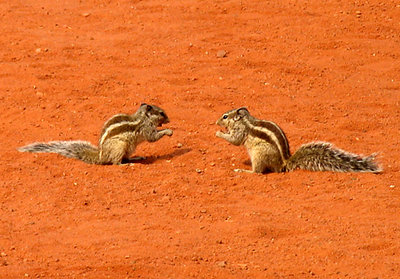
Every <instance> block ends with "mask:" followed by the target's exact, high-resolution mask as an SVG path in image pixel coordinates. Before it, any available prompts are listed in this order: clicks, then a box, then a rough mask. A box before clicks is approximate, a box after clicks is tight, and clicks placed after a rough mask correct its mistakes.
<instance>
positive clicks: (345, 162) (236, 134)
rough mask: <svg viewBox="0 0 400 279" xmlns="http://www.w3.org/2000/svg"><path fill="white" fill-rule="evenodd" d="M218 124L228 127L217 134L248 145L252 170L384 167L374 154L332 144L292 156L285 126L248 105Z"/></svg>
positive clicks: (372, 169) (369, 169)
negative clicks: (256, 114)
mask: <svg viewBox="0 0 400 279" xmlns="http://www.w3.org/2000/svg"><path fill="white" fill-rule="evenodd" d="M217 125H219V126H221V127H224V128H226V129H227V132H221V131H218V132H217V133H216V136H217V137H220V138H223V139H225V140H227V141H228V142H230V143H232V144H234V145H244V146H245V147H246V148H247V151H248V153H249V156H250V159H251V163H252V172H255V173H264V172H284V171H292V170H295V169H304V170H310V171H336V172H372V173H378V172H381V171H382V169H381V168H380V167H379V166H378V165H377V164H376V163H375V162H374V161H373V159H374V155H371V156H367V157H363V156H361V155H357V154H353V153H350V152H347V151H343V150H341V149H338V148H334V147H333V146H332V145H331V144H330V143H325V142H317V143H309V144H305V145H303V146H302V147H300V149H299V150H297V151H296V152H295V153H294V154H293V155H290V149H289V143H288V140H287V138H286V136H285V134H284V133H283V131H282V129H281V128H280V127H279V126H278V125H277V124H275V123H274V122H271V121H265V120H260V119H256V118H255V117H253V116H251V115H250V113H249V111H248V110H247V109H246V108H239V109H233V110H230V111H228V112H226V113H224V114H223V115H222V116H221V117H220V119H218V121H217Z"/></svg>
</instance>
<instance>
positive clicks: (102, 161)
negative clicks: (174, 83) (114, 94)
mask: <svg viewBox="0 0 400 279" xmlns="http://www.w3.org/2000/svg"><path fill="white" fill-rule="evenodd" d="M167 123H169V118H168V116H167V114H166V113H165V111H164V110H163V109H161V108H159V107H157V106H155V105H148V104H142V105H141V106H140V107H139V109H138V110H137V111H136V113H134V114H132V115H129V114H116V115H114V116H112V117H111V118H110V119H108V120H107V121H106V122H105V123H104V125H103V129H102V131H101V134H100V137H99V143H98V147H96V146H94V145H92V144H91V143H90V142H87V141H81V140H77V141H51V142H48V143H44V142H35V143H32V144H29V145H26V146H23V147H20V148H19V149H18V150H19V151H21V152H34V153H58V154H60V155H63V156H65V157H68V158H74V159H79V160H81V161H83V162H85V163H88V164H98V165H106V164H114V165H117V164H122V163H124V162H132V161H133V160H137V159H143V157H136V158H130V156H131V154H132V153H133V152H134V151H135V149H136V146H138V144H140V143H141V142H143V141H149V142H155V141H158V140H159V139H161V138H162V137H163V136H165V135H167V136H172V134H173V132H172V130H170V129H164V130H157V127H161V126H162V125H163V124H167Z"/></svg>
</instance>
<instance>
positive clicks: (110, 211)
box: [0, 0, 400, 279]
mask: <svg viewBox="0 0 400 279" xmlns="http://www.w3.org/2000/svg"><path fill="white" fill-rule="evenodd" d="M321 3H322V1H317V0H312V1H289V0H287V1H245V0H243V1H239V0H231V1H194V0H188V1H161V0H150V1H106V0H104V1H53V0H43V1H33V0H30V1H11V0H8V1H7V0H6V1H1V2H0V19H1V22H0V26H1V37H0V45H1V49H0V63H1V69H0V100H1V103H0V106H1V107H0V108H1V110H2V111H3V113H2V117H1V120H0V123H1V127H2V135H1V158H0V160H1V163H0V166H1V167H0V174H1V177H2V179H1V181H0V201H1V204H0V209H1V217H0V253H1V254H0V278H26V277H28V278H190V277H193V278H368V279H373V278H379V279H383V278H400V218H399V217H400V200H399V198H400V192H399V190H400V174H399V170H400V163H399V161H400V153H399V147H398V144H399V141H400V135H399V128H400V125H399V120H400V62H399V61H400V60H399V59H400V23H399V21H400V20H399V18H400V5H399V4H398V1H381V0H380V1H375V0H371V1H339V0H337V1H323V3H324V4H321ZM220 50H224V51H226V53H227V54H226V56H225V57H218V55H217V53H218V51H220ZM142 102H148V103H151V104H156V105H159V106H161V107H162V108H164V109H165V110H166V112H167V113H168V115H169V117H170V119H171V123H170V124H168V125H167V127H169V128H171V129H173V130H174V135H173V136H172V137H166V138H163V139H161V140H160V141H159V142H156V143H144V144H142V145H140V146H139V147H138V149H137V153H136V155H141V156H148V159H147V160H146V161H144V162H143V163H138V164H135V165H134V166H96V165H86V164H84V163H82V162H80V161H78V160H73V159H66V158H63V157H61V156H58V155H54V154H29V153H19V152H18V151H17V150H16V148H17V147H19V146H22V145H25V144H27V143H30V142H34V141H49V140H72V139H82V140H88V141H91V142H93V143H96V142H97V137H98V134H99V131H100V129H101V126H102V124H103V122H104V121H105V120H106V119H107V118H109V117H110V116H112V115H113V114H116V113H120V112H126V113H131V112H134V111H135V110H136V109H137V108H138V106H139V104H140V103H142ZM240 106H247V107H248V108H249V110H250V112H251V113H252V114H253V115H254V116H256V117H258V118H262V119H267V120H272V121H275V122H277V123H278V124H279V125H280V126H281V127H282V128H283V130H284V131H285V132H286V135H287V136H288V138H289V141H290V144H291V147H292V152H293V151H294V150H296V149H297V148H298V147H299V146H300V145H301V144H303V143H307V142H310V141H315V140H324V141H330V142H332V143H334V144H335V145H336V146H338V147H340V148H343V149H346V150H349V151H351V152H355V153H361V154H370V153H374V152H379V157H378V160H379V162H380V164H381V165H382V166H383V167H384V172H383V174H379V175H374V174H351V173H350V174H343V173H329V172H324V173H321V172H320V173H313V172H307V171H295V172H292V173H286V174H266V175H257V174H248V173H235V172H233V169H234V168H246V169H250V166H249V163H248V157H247V153H246V151H245V149H244V148H243V147H240V148H239V147H236V146H233V145H230V144H228V142H226V141H224V140H222V139H219V138H216V137H215V132H216V131H217V130H219V128H218V127H217V126H216V125H215V124H214V123H215V121H216V119H217V118H218V117H219V116H220V115H221V114H222V113H223V112H225V111H226V110H229V109H231V108H236V107H240Z"/></svg>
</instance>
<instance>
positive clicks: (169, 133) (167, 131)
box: [164, 129, 174, 136]
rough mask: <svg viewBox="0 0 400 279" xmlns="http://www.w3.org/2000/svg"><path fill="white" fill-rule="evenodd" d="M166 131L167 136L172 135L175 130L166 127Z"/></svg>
mask: <svg viewBox="0 0 400 279" xmlns="http://www.w3.org/2000/svg"><path fill="white" fill-rule="evenodd" d="M164 133H165V134H166V135H167V136H172V135H173V133H174V132H173V131H172V130H171V129H165V130H164Z"/></svg>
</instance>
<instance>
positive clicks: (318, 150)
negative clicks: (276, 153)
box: [285, 142, 382, 173]
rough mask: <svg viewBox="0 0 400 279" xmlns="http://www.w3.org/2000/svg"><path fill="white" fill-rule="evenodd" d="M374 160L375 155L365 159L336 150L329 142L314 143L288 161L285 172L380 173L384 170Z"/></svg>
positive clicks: (303, 147) (301, 149) (300, 149)
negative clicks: (296, 170)
mask: <svg viewBox="0 0 400 279" xmlns="http://www.w3.org/2000/svg"><path fill="white" fill-rule="evenodd" d="M374 158H375V155H374V154H372V155H370V156H365V157H364V156H361V155H357V154H353V153H350V152H347V151H344V150H341V149H338V148H335V147H333V146H332V144H331V143H328V142H312V143H308V144H304V145H302V146H301V147H300V148H299V150H297V151H296V152H295V153H294V154H293V155H292V156H291V157H290V158H289V159H288V160H287V161H286V165H285V170H286V171H293V170H295V169H303V170H309V171H333V172H372V173H379V172H381V171H382V169H381V168H380V167H379V166H378V165H377V164H376V163H375V162H374Z"/></svg>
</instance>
